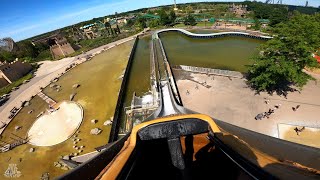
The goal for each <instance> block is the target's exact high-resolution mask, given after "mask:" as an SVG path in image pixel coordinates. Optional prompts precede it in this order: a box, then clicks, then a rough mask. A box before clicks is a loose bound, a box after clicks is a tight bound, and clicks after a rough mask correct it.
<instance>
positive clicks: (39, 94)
mask: <svg viewBox="0 0 320 180" xmlns="http://www.w3.org/2000/svg"><path fill="white" fill-rule="evenodd" d="M37 95H38V96H39V97H40V98H41V99H43V100H44V101H45V102H46V103H48V104H49V106H50V107H53V106H54V105H56V104H57V102H56V101H55V100H53V99H51V98H50V97H49V96H47V95H46V94H44V93H43V92H39V93H38V94H37Z"/></svg>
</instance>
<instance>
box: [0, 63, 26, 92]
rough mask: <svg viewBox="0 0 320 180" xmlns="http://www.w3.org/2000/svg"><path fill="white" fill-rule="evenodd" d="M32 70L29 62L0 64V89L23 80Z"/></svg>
mask: <svg viewBox="0 0 320 180" xmlns="http://www.w3.org/2000/svg"><path fill="white" fill-rule="evenodd" d="M31 70H32V66H31V64H29V63H27V62H21V61H17V60H16V61H14V62H12V63H2V64H0V88H2V87H4V86H6V85H8V84H11V83H12V82H14V81H16V80H18V79H20V78H22V77H23V76H25V75H26V74H28V73H29V72H30V71H31Z"/></svg>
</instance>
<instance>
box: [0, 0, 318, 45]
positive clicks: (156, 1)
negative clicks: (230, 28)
mask: <svg viewBox="0 0 320 180" xmlns="http://www.w3.org/2000/svg"><path fill="white" fill-rule="evenodd" d="M2 1H3V2H1V4H2V10H3V14H5V15H6V16H2V17H0V24H1V25H0V29H1V31H0V38H4V37H11V38H12V39H13V40H14V41H16V42H18V41H21V40H25V39H28V38H32V37H34V36H38V35H41V34H44V33H47V32H51V31H55V30H57V29H61V28H64V27H67V26H70V25H73V24H77V23H80V22H83V21H88V20H91V19H93V18H98V17H103V16H108V15H112V14H114V13H115V12H118V13H123V12H128V11H132V10H137V9H141V8H151V7H158V6H165V5H172V4H173V0H149V1H144V0H134V1H133V0H120V1H117V0H107V1H104V0H87V1H79V0H68V1H67V2H59V1H54V2H52V1H49V0H42V1H41V2H39V1H36V0H31V1H30V2H28V3H27V4H24V3H21V2H19V0H10V1H9V0H2ZM197 2H244V0H215V1H204V0H177V4H184V3H197ZM12 4H14V7H12ZM283 4H286V5H296V6H304V4H305V1H303V0H301V1H297V0H283ZM309 6H313V7H316V8H317V7H318V6H320V1H318V0H309Z"/></svg>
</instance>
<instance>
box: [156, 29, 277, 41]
mask: <svg viewBox="0 0 320 180" xmlns="http://www.w3.org/2000/svg"><path fill="white" fill-rule="evenodd" d="M169 31H178V32H181V33H183V34H185V35H187V36H191V37H198V38H214V37H222V36H245V37H251V38H259V39H266V40H268V39H272V37H271V36H262V35H257V34H250V33H246V32H219V33H210V34H195V33H192V32H189V31H187V30H185V29H179V28H169V29H162V30H159V31H157V32H156V33H154V34H153V36H152V37H153V38H154V39H158V38H159V34H160V33H163V32H169Z"/></svg>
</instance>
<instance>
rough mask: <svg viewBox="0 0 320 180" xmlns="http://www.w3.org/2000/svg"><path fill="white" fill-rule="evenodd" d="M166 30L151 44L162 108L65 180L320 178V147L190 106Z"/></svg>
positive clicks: (154, 74)
mask: <svg viewBox="0 0 320 180" xmlns="http://www.w3.org/2000/svg"><path fill="white" fill-rule="evenodd" d="M163 32H165V31H161V32H156V33H155V34H154V35H153V37H152V42H151V50H152V51H151V54H152V55H151V66H152V67H153V68H151V72H154V73H153V75H152V76H153V78H152V79H153V80H154V83H153V84H155V86H154V87H155V89H156V91H157V93H156V95H158V108H157V109H156V110H154V112H153V113H152V114H151V115H150V116H149V117H147V118H145V119H144V121H142V122H141V123H140V124H136V125H135V126H130V127H132V128H131V129H128V131H127V133H126V134H124V135H123V136H117V135H115V134H112V136H113V137H115V138H113V139H115V141H113V142H111V143H109V144H108V145H106V146H104V147H103V148H101V149H100V153H99V154H98V155H96V156H95V157H93V158H92V159H90V160H89V161H87V162H86V163H84V164H81V165H80V166H78V167H77V168H75V169H73V170H71V171H70V172H68V173H67V174H65V175H64V176H61V177H60V178H59V179H213V178H216V179H277V178H280V179H294V178H295V179H304V178H308V179H317V178H318V177H319V176H318V175H317V172H319V171H317V169H320V163H319V160H317V158H318V157H320V152H319V150H318V149H316V148H311V147H307V146H303V145H300V144H295V143H291V142H287V141H283V140H281V139H276V138H273V137H269V136H265V135H262V134H259V133H256V132H252V131H249V130H246V129H242V128H240V127H237V126H233V125H231V124H228V123H226V122H223V121H220V120H218V119H216V118H211V117H209V116H207V115H203V114H199V113H196V112H193V111H191V110H189V109H186V108H184V107H183V103H182V101H181V98H180V94H179V90H178V88H177V86H176V82H175V78H174V74H173V73H172V70H171V66H170V62H169V60H168V58H167V56H166V52H165V49H164V47H163V45H162V42H161V39H160V38H159V36H158V33H163ZM220 35H221V34H220ZM223 35H225V34H223ZM233 35H234V34H233ZM243 35H246V34H243ZM201 37H203V36H202V35H199V36H194V38H201ZM127 68H129V69H130V67H127ZM126 75H128V73H125V76H126ZM124 79H126V77H124ZM120 92H123V91H120ZM119 96H120V97H121V94H120V95H119ZM129 120H130V119H129ZM115 121H117V119H115V120H114V122H115ZM115 127H116V125H115ZM112 132H113V133H114V132H117V131H112ZM301 154H303V156H301Z"/></svg>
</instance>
